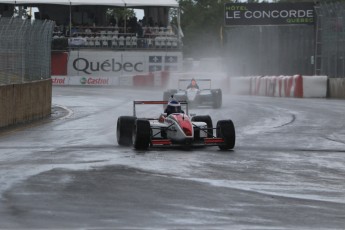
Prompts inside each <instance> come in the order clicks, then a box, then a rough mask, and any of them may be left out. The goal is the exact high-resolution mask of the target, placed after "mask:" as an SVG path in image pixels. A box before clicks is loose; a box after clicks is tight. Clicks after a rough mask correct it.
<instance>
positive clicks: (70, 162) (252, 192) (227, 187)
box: [0, 87, 345, 229]
mask: <svg viewBox="0 0 345 230" xmlns="http://www.w3.org/2000/svg"><path fill="white" fill-rule="evenodd" d="M161 98H162V91H158V90H157V91H155V90H130V89H118V88H88V87H86V88H84V87H54V88H53V104H54V106H53V110H52V112H53V114H52V117H51V118H49V119H46V120H44V121H42V122H35V123H33V124H30V125H26V126H24V127H22V126H20V127H16V128H13V129H9V130H8V129H7V130H3V131H2V132H1V133H0V199H1V200H0V201H1V202H0V229H30V228H31V229H39V228H42V229H345V127H344V126H345V116H344V114H345V101H342V100H325V99H291V98H267V97H251V96H233V95H228V94H226V93H224V95H223V107H222V108H221V109H219V110H213V109H211V108H203V109H194V110H192V111H191V112H192V113H196V114H199V115H205V114H209V115H211V117H212V119H213V123H214V124H215V123H216V121H217V120H219V119H229V118H230V119H232V120H233V121H234V124H235V128H236V131H237V141H236V147H235V149H234V151H226V152H224V151H219V150H218V148H217V147H209V148H201V149H195V150H180V149H175V150H170V149H152V150H149V151H135V150H133V149H131V148H124V147H119V146H118V145H117V143H116V134H115V127H116V120H117V117H118V116H121V115H131V114H132V101H133V100H134V99H139V100H156V99H157V100H161ZM161 110H162V108H160V107H151V106H148V107H147V108H146V107H144V108H143V109H142V112H143V114H146V113H148V112H149V111H155V112H156V114H157V115H159V113H160V112H161Z"/></svg>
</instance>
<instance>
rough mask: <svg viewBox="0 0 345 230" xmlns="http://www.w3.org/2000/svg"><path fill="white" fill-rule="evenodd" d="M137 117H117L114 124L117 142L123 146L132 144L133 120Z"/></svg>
mask: <svg viewBox="0 0 345 230" xmlns="http://www.w3.org/2000/svg"><path fill="white" fill-rule="evenodd" d="M136 119H137V118H136V117H134V116H121V117H119V118H118V119H117V126H116V137H117V143H118V144H119V145H123V146H132V145H133V139H132V136H133V133H132V132H133V128H134V125H135V120H136Z"/></svg>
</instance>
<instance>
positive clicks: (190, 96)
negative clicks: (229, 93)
mask: <svg viewBox="0 0 345 230" xmlns="http://www.w3.org/2000/svg"><path fill="white" fill-rule="evenodd" d="M193 81H195V82H196V83H198V84H197V85H196V87H193V85H192V83H194V82H193ZM196 83H194V84H196ZM188 84H190V85H188ZM171 95H173V96H174V98H176V99H177V100H179V101H187V102H188V103H189V106H190V107H198V106H212V107H213V108H220V107H221V106H222V90H221V89H211V79H179V80H178V89H169V90H167V91H165V92H164V93H163V101H167V100H169V98H170V97H171Z"/></svg>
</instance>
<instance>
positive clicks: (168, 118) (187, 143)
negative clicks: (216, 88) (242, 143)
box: [116, 101, 236, 150]
mask: <svg viewBox="0 0 345 230" xmlns="http://www.w3.org/2000/svg"><path fill="white" fill-rule="evenodd" d="M167 103H168V101H134V102H133V116H120V117H119V118H118V120H117V128H116V135H117V142H118V144H119V145H121V146H134V148H135V149H138V150H145V149H148V148H150V147H188V148H192V147H197V146H218V147H219V148H220V149H221V150H229V149H233V148H234V146H235V139H236V135H235V127H234V124H233V122H232V121H231V120H219V121H218V122H217V125H216V127H215V128H214V127H213V125H212V119H211V117H210V116H208V115H206V116H195V115H194V116H189V115H188V103H187V102H185V101H183V102H179V103H180V104H181V105H184V106H185V107H186V112H184V111H181V112H176V113H175V112H174V113H171V114H167V113H162V114H161V115H160V116H159V117H158V118H137V116H136V106H137V105H153V104H156V105H164V104H167ZM214 130H216V132H215V133H216V135H215V136H214Z"/></svg>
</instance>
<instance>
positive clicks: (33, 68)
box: [0, 17, 54, 85]
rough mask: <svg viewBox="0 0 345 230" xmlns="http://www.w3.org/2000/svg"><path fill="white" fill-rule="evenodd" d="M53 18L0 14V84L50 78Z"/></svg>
mask: <svg viewBox="0 0 345 230" xmlns="http://www.w3.org/2000/svg"><path fill="white" fill-rule="evenodd" d="M53 29H54V22H53V21H48V20H45V21H42V20H34V21H31V20H23V19H20V18H4V17H3V18H0V85H1V84H3V85H7V84H15V83H24V82H31V81H35V80H41V79H47V78H50V65H51V41H52V32H53Z"/></svg>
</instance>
